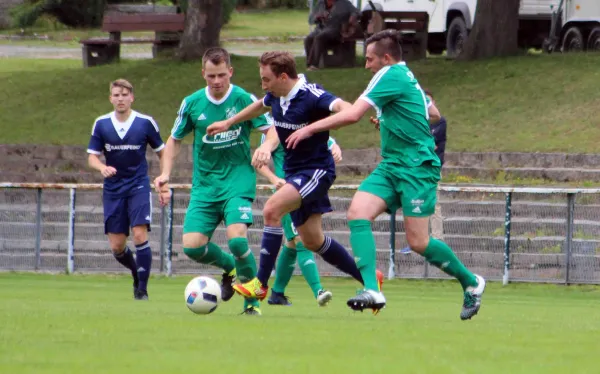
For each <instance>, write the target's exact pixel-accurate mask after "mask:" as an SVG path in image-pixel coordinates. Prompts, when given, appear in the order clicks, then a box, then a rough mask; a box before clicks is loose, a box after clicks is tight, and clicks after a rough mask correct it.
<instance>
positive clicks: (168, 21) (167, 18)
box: [80, 14, 185, 67]
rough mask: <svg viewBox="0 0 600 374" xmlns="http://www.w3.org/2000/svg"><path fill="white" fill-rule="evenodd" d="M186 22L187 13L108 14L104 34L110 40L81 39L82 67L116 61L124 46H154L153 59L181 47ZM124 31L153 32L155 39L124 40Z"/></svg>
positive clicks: (103, 26)
mask: <svg viewBox="0 0 600 374" xmlns="http://www.w3.org/2000/svg"><path fill="white" fill-rule="evenodd" d="M184 23H185V15H184V14H117V15H105V16H104V19H103V20H102V31H104V32H108V33H109V37H108V39H104V38H101V39H97V38H93V39H87V40H82V41H80V43H81V44H82V54H83V66H84V67H90V66H96V65H102V64H109V63H112V62H116V61H118V60H119V58H120V54H121V44H144V43H151V44H152V57H156V56H157V55H158V54H160V53H162V52H163V51H166V50H172V49H173V48H176V47H177V46H178V45H179V40H180V39H181V33H182V32H183V28H184ZM124 31H154V33H155V36H154V38H153V39H140V38H137V39H126V40H123V39H121V33H122V32H124Z"/></svg>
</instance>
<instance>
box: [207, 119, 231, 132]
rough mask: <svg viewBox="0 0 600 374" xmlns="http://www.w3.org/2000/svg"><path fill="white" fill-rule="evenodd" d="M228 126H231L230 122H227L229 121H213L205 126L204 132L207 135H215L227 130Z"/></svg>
mask: <svg viewBox="0 0 600 374" xmlns="http://www.w3.org/2000/svg"><path fill="white" fill-rule="evenodd" d="M230 127H231V124H230V123H229V121H218V122H213V124H212V125H210V126H208V127H207V128H206V133H207V134H208V135H216V134H219V133H222V132H225V131H227V130H229V128H230Z"/></svg>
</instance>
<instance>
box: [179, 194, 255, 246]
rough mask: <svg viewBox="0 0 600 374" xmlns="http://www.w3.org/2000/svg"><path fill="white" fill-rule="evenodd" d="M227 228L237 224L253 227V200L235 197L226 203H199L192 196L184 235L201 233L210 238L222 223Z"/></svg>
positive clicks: (184, 225) (184, 226) (186, 214)
mask: <svg viewBox="0 0 600 374" xmlns="http://www.w3.org/2000/svg"><path fill="white" fill-rule="evenodd" d="M223 220H224V221H225V226H229V225H233V224H235V223H245V224H246V225H248V226H250V225H252V200H250V199H248V198H244V197H233V198H231V199H229V200H224V201H215V202H207V201H199V200H197V199H194V196H192V198H191V200H190V204H189V205H188V208H187V211H186V213H185V219H184V220H183V233H184V234H187V233H190V232H199V233H202V234H204V235H206V236H208V237H209V238H210V237H212V234H213V233H214V232H215V230H216V228H217V226H218V225H219V224H220V223H221V221H223Z"/></svg>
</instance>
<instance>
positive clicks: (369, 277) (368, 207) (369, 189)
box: [347, 168, 398, 313]
mask: <svg viewBox="0 0 600 374" xmlns="http://www.w3.org/2000/svg"><path fill="white" fill-rule="evenodd" d="M397 206H398V199H397V196H396V193H395V191H394V187H393V183H392V181H391V180H390V179H389V178H388V177H387V176H386V173H385V172H383V171H382V170H381V168H377V169H375V170H374V171H373V173H371V174H370V175H369V176H368V177H367V178H366V179H365V180H364V181H363V182H362V183H361V184H360V187H359V188H358V191H357V192H356V194H354V197H353V198H352V202H351V203H350V207H349V208H348V226H349V228H350V244H351V246H352V251H353V252H354V257H355V259H356V265H357V266H358V268H359V269H360V273H361V275H362V276H363V279H364V281H365V283H364V284H365V292H363V293H361V294H359V295H357V296H355V297H353V298H350V299H349V300H348V302H347V304H348V306H349V307H350V308H352V309H354V310H363V309H366V308H371V309H373V311H374V312H375V313H377V312H378V310H379V309H381V308H382V307H383V306H385V298H384V297H383V294H382V293H381V283H382V281H383V274H381V273H379V272H378V271H377V268H376V265H377V261H376V254H377V246H376V243H375V237H374V236H373V231H372V229H371V224H372V222H373V221H374V220H375V218H377V216H379V215H380V214H381V213H383V212H385V211H386V210H389V211H390V212H391V213H393V214H395V212H396V209H397Z"/></svg>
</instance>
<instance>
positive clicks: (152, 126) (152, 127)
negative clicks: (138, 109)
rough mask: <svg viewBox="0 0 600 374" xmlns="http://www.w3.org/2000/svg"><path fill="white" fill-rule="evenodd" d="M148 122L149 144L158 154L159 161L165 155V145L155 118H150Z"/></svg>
mask: <svg viewBox="0 0 600 374" xmlns="http://www.w3.org/2000/svg"><path fill="white" fill-rule="evenodd" d="M148 121H149V125H148V126H149V129H148V138H147V139H148V144H150V147H152V150H153V151H154V152H155V153H156V155H157V156H158V159H159V160H160V159H162V156H163V154H164V149H165V143H164V142H163V140H162V137H161V136H160V130H159V128H158V124H157V123H156V121H155V120H154V118H152V117H150V118H149V119H148Z"/></svg>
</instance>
